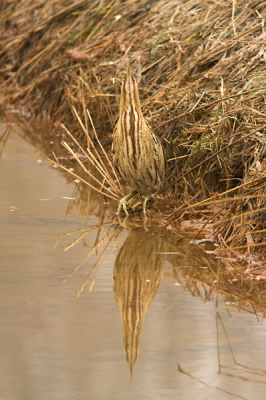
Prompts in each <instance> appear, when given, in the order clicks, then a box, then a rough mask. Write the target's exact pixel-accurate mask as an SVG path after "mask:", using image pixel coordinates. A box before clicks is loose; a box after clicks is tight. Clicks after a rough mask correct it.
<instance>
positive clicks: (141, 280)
mask: <svg viewBox="0 0 266 400" xmlns="http://www.w3.org/2000/svg"><path fill="white" fill-rule="evenodd" d="M163 251H164V241H163V239H162V238H161V236H160V234H159V233H153V234H152V233H151V232H146V231H145V230H144V229H143V228H131V229H130V231H129V234H128V237H127V239H126V240H125V242H124V244H123V246H122V247H121V249H120V251H119V254H118V256H117V257H116V261H115V266H114V294H115V298H116V301H117V304H118V305H119V308H120V311H121V319H122V332H123V342H124V349H125V353H126V360H127V362H128V364H129V369H130V374H131V378H132V374H133V367H134V364H135V362H136V359H137V357H138V352H139V348H140V338H141V331H142V325H143V321H144V317H145V313H146V311H147V310H148V308H149V307H150V304H151V302H152V300H153V298H154V296H155V295H156V293H157V291H158V289H159V286H160V282H161V279H162V277H163V271H164V257H165V256H164V254H160V253H162V252H163Z"/></svg>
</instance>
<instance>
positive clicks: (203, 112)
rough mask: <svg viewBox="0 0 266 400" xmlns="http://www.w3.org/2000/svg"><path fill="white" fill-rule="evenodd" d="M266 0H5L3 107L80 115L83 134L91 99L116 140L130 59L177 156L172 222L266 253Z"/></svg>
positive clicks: (100, 123) (104, 131)
mask: <svg viewBox="0 0 266 400" xmlns="http://www.w3.org/2000/svg"><path fill="white" fill-rule="evenodd" d="M265 6H266V2H263V1H255V0H248V1H244V0H239V1H237V2H236V1H235V0H232V1H225V2H218V1H214V0H205V1H204V0H201V1H199V0H198V1H197V0H192V1H165V0H157V1H155V0H149V1H147V0H145V1H144V0H140V1H135V0H126V1H122V0H120V1H119V0H112V1H109V0H97V1H96V0H95V1H94V0H92V1H89V2H88V1H84V0H82V1H77V2H73V1H66V2H60V1H57V0H49V1H44V0H37V1H34V2H33V1H31V0H25V1H23V2H19V1H11V0H9V1H8V0H4V1H3V2H1V5H0V11H1V14H0V26H1V40H0V84H1V102H2V105H3V107H4V108H5V109H10V108H13V109H19V110H20V111H21V112H23V113H24V114H26V115H32V116H38V117H39V116H41V117H46V118H49V119H51V120H53V121H64V124H65V125H66V126H67V127H69V126H70V124H71V126H72V127H71V131H72V132H73V131H74V132H75V137H78V134H77V132H78V131H80V128H79V125H78V123H77V120H76V119H75V118H74V117H73V113H72V109H71V107H70V106H71V105H74V106H75V108H76V110H77V111H78V114H79V115H82V114H84V115H85V109H86V108H87V109H88V110H89V111H90V114H91V116H92V119H93V121H94V125H95V128H96V131H97V132H98V135H99V137H100V139H101V142H102V143H103V144H104V146H105V147H106V149H108V148H109V147H108V146H109V144H110V141H111V136H110V133H112V130H113V127H114V124H115V121H116V118H117V115H118V101H117V100H118V99H117V97H118V94H119V88H120V81H121V78H122V76H123V72H124V67H125V60H126V58H127V57H129V58H130V59H131V60H133V62H135V66H136V68H137V74H138V76H139V77H140V76H141V80H140V96H141V101H142V109H143V110H144V111H145V117H146V118H147V120H148V121H149V123H150V124H151V125H152V127H153V128H154V130H155V132H156V134H157V135H158V136H159V137H161V139H162V143H163V145H164V147H165V151H166V154H167V157H168V159H169V162H168V168H169V172H168V178H167V181H166V185H165V192H164V194H165V198H166V199H167V198H168V196H169V197H170V193H174V194H175V196H172V195H171V199H173V198H174V199H175V200H174V201H172V202H171V207H172V211H171V213H170V215H167V214H165V218H166V219H167V223H168V224H169V225H172V224H173V223H176V221H177V220H179V219H180V217H181V216H182V217H192V216H197V217H198V216H200V217H204V218H205V220H208V221H209V222H211V223H212V224H214V229H215V230H214V232H215V234H216V237H217V238H218V239H219V241H220V243H221V244H222V245H223V246H229V247H230V249H236V250H237V251H241V250H243V249H244V250H245V251H246V250H247V248H248V251H249V252H251V251H259V252H260V254H261V255H263V254H264V252H265V242H266V238H265V229H264V226H265V222H266V217H265V210H266V205H265V195H266V193H265V177H266V175H265V165H266V164H265V128H266V120H265V93H266V79H265V62H266V56H265V54H266V52H265V43H266V40H265V28H264V21H265V10H266V8H265ZM85 120H86V118H85ZM86 121H87V120H86ZM88 131H89V132H90V131H91V132H90V134H91V137H92V138H93V135H94V134H93V130H92V129H90V128H88ZM206 216H208V218H206Z"/></svg>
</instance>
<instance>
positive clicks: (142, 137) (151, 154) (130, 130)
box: [112, 63, 165, 215]
mask: <svg viewBox="0 0 266 400" xmlns="http://www.w3.org/2000/svg"><path fill="white" fill-rule="evenodd" d="M119 111H120V113H119V120H118V123H117V125H116V128H115V131H114V134H113V145H112V154H113V163H114V166H115V167H116V169H117V170H118V172H119V174H120V176H121V178H122V179H123V181H124V182H125V183H126V185H127V186H128V187H129V188H130V189H131V193H130V194H128V195H127V196H125V197H123V198H122V199H121V200H120V202H119V206H118V214H120V213H121V209H122V207H123V209H124V211H125V213H126V215H128V211H127V204H128V203H129V202H130V200H131V199H132V197H133V196H135V195H136V194H137V193H140V194H141V195H143V196H145V199H144V202H143V212H144V215H145V214H146V204H147V201H148V200H149V198H150V197H152V198H154V197H155V196H156V195H157V194H158V193H159V192H160V190H161V189H162V186H163V182H164V178H165V160H164V153H163V149H162V146H161V143H160V141H159V140H158V138H157V137H156V136H155V135H154V133H153V131H152V129H151V127H150V126H149V125H148V123H147V122H146V121H145V119H144V117H143V115H142V112H141V107H140V101H139V91H138V84H137V82H136V80H135V78H134V76H133V75H132V74H131V70H130V66H129V63H128V65H127V75H126V79H125V80H123V82H122V87H121V100H120V110H119Z"/></svg>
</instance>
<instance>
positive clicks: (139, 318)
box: [0, 126, 266, 400]
mask: <svg viewBox="0 0 266 400" xmlns="http://www.w3.org/2000/svg"><path fill="white" fill-rule="evenodd" d="M4 131H5V126H2V127H1V128H0V136H1V149H2V154H1V159H0V188H1V196H0V221H1V229H0V243H1V280H0V298H1V309H0V399H1V400H7V399H8V400H13V399H14V400H21V399H23V400H24V399H25V400H31V399H32V400H42V399H43V400H50V399H51V400H52V399H62V400H84V399H88V400H136V399H143V400H144V399H145V400H146V399H147V400H157V399H158V400H159V399H160V400H161V399H178V400H187V399H215V400H216V399H217V400H224V399H234V398H236V399H239V398H240V399H248V400H257V399H258V400H259V399H264V398H265V397H266V395H265V389H266V386H265V383H266V357H265V352H266V340H265V338H266V325H265V321H264V320H263V319H262V318H259V317H258V318H257V317H256V316H255V315H254V313H252V312H251V311H250V310H248V311H243V310H241V311H240V309H239V308H237V307H234V306H232V305H231V304H230V301H228V302H227V301H225V298H224V297H222V295H221V294H219V293H216V292H215V291H212V293H210V295H208V296H207V297H206V292H208V290H209V287H208V286H206V285H203V284H200V280H199V279H198V282H197V279H196V277H194V279H193V281H192V280H191V277H190V275H191V271H192V270H193V268H194V269H195V268H198V269H199V270H200V268H203V269H206V268H207V267H206V265H210V263H212V265H214V263H218V262H219V260H218V259H216V258H215V257H213V256H212V258H211V259H210V260H207V257H208V255H207V253H206V254H205V250H204V246H203V247H202V248H201V245H199V244H198V245H196V244H193V242H192V241H191V240H190V238H188V239H186V238H185V237H184V238H183V240H181V241H179V242H178V241H177V244H176V245H175V246H174V247H173V244H169V242H168V241H167V240H166V239H165V238H164V236H163V235H162V233H161V232H160V231H159V230H158V231H157V230H156V229H152V230H151V229H148V230H147V231H146V230H145V229H143V228H142V227H131V228H130V227H128V228H124V227H121V226H120V225H119V224H118V221H117V219H116V218H112V217H113V215H114V213H115V208H114V207H112V206H110V207H111V208H110V209H108V212H107V216H104V215H105V214H104V213H103V211H102V208H103V204H104V203H105V201H104V199H101V198H100V197H99V196H98V195H95V194H86V196H87V199H88V200H87V204H88V206H89V207H90V208H91V210H93V211H91V214H90V215H89V216H88V215H84V213H81V212H80V207H78V206H77V204H78V200H77V194H78V191H77V183H75V182H74V178H72V177H71V178H70V179H68V181H67V179H66V177H65V176H64V175H63V174H62V173H61V172H60V171H59V170H58V169H55V168H53V166H51V165H50V164H49V163H48V162H47V161H46V159H45V155H44V153H43V152H42V151H41V150H40V148H39V150H36V146H35V147H34V146H33V145H32V144H31V143H29V141H28V142H26V141H25V138H23V135H22V133H21V132H20V131H19V130H18V129H17V128H14V129H12V132H11V133H10V135H9V136H8V138H7V141H6V144H5V146H3V136H2V135H3V134H4ZM5 139H6V137H5ZM52 145H53V143H51V147H52ZM75 196H76V197H75ZM83 202H84V199H83ZM83 209H84V204H83ZM184 236H185V234H184ZM201 252H202V253H201ZM199 254H202V256H200V257H202V258H200V259H199ZM212 268H214V267H212ZM187 271H189V272H187ZM204 299H205V300H206V299H207V301H205V300H204ZM227 303H229V304H227ZM223 327H224V329H223ZM225 331H226V335H227V337H228V340H227V339H226V335H225ZM217 332H218V336H219V347H218V345H217ZM229 342H230V345H231V347H232V352H231V351H230V346H229ZM233 357H235V360H236V362H237V363H239V364H241V365H237V364H236V363H235V362H234V359H233ZM219 364H220V366H219ZM219 371H220V373H219Z"/></svg>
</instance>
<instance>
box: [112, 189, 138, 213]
mask: <svg viewBox="0 0 266 400" xmlns="http://www.w3.org/2000/svg"><path fill="white" fill-rule="evenodd" d="M135 194H137V192H136V191H133V192H131V193H130V194H128V195H126V196H125V197H123V198H122V199H121V200H120V201H119V205H118V209H117V215H120V214H121V210H122V208H123V210H124V211H125V213H126V216H127V217H128V215H129V214H128V211H127V204H129V203H130V201H131V199H132V197H134V196H135Z"/></svg>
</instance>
